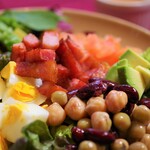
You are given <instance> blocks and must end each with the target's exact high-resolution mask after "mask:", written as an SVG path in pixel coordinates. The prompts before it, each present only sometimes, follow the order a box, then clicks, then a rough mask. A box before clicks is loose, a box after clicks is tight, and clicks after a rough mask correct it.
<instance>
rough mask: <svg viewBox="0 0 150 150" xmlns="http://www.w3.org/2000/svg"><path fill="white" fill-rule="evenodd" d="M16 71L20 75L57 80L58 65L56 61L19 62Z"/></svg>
mask: <svg viewBox="0 0 150 150" xmlns="http://www.w3.org/2000/svg"><path fill="white" fill-rule="evenodd" d="M15 71H16V74H17V75H20V76H24V77H33V78H41V79H42V80H47V81H51V82H54V83H56V82H57V65H56V62H55V61H50V60H49V61H43V62H32V63H30V62H18V63H17V65H16V70H15Z"/></svg>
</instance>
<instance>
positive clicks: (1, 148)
mask: <svg viewBox="0 0 150 150" xmlns="http://www.w3.org/2000/svg"><path fill="white" fill-rule="evenodd" d="M0 150H8V146H7V144H6V141H5V139H4V138H3V136H2V135H1V134H0Z"/></svg>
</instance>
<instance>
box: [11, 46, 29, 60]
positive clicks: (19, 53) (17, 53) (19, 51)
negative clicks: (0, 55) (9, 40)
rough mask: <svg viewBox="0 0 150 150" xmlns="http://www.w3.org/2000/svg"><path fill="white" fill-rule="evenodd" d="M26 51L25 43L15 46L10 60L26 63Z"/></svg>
mask: <svg viewBox="0 0 150 150" xmlns="http://www.w3.org/2000/svg"><path fill="white" fill-rule="evenodd" d="M26 51H27V50H26V47H25V45H24V44H23V43H17V44H13V46H12V53H11V58H10V59H11V60H12V61H15V62H19V61H24V59H25V52H26Z"/></svg>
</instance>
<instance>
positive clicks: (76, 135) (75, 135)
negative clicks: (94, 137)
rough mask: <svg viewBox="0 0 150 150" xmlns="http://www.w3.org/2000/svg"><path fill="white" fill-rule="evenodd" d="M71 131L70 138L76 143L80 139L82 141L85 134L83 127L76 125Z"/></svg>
mask: <svg viewBox="0 0 150 150" xmlns="http://www.w3.org/2000/svg"><path fill="white" fill-rule="evenodd" d="M71 131H72V139H73V140H74V141H75V142H76V143H80V142H81V141H83V140H84V139H85V135H84V130H83V129H80V128H78V127H73V128H72V130H71Z"/></svg>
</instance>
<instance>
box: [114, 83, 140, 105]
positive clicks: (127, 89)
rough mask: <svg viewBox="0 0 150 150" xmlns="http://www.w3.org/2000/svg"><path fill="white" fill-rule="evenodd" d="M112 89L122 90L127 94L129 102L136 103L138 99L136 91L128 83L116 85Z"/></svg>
mask: <svg viewBox="0 0 150 150" xmlns="http://www.w3.org/2000/svg"><path fill="white" fill-rule="evenodd" d="M113 89H114V90H117V91H123V92H125V93H126V94H127V96H128V101H129V102H130V103H134V104H135V103H137V102H138V100H139V94H138V92H137V90H136V89H135V88H133V87H131V86H130V85H126V84H122V85H116V86H114V88H113Z"/></svg>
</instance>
